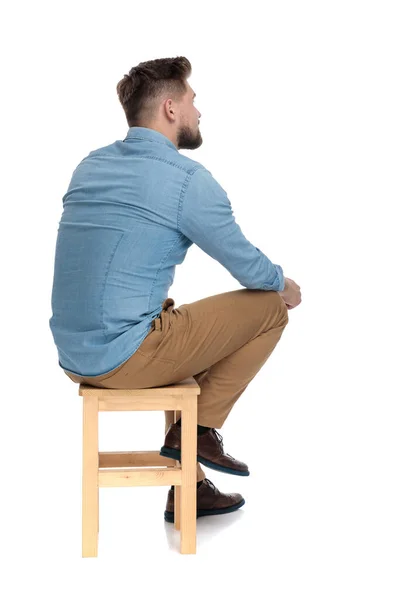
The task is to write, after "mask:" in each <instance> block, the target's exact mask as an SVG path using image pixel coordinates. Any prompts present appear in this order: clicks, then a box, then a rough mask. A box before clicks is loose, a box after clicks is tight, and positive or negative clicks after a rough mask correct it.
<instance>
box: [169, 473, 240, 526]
mask: <svg viewBox="0 0 400 600" xmlns="http://www.w3.org/2000/svg"><path fill="white" fill-rule="evenodd" d="M174 494H175V493H174V490H171V489H170V490H168V499H167V507H166V510H165V511H164V519H165V520H166V521H168V523H173V522H174V505H175V495H174ZM244 503H245V502H244V498H243V496H241V495H240V494H223V493H222V492H220V491H219V489H218V488H216V487H215V485H214V484H213V483H212V481H210V480H209V479H203V481H202V484H201V486H199V487H198V488H197V518H199V517H207V516H208V515H223V514H225V513H230V512H233V511H234V510H237V509H238V508H240V507H241V506H243V504H244Z"/></svg>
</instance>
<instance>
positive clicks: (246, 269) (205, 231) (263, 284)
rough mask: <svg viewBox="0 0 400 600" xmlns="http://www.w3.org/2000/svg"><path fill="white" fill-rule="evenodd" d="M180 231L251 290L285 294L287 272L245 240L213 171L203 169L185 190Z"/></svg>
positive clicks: (182, 200)
mask: <svg viewBox="0 0 400 600" xmlns="http://www.w3.org/2000/svg"><path fill="white" fill-rule="evenodd" d="M178 230H179V231H180V232H181V233H183V234H184V235H185V236H186V237H187V238H188V239H189V240H191V241H192V242H194V243H195V244H196V245H197V246H199V247H200V248H201V249H202V250H204V252H206V253H207V254H208V255H209V256H211V257H212V258H214V259H215V260H217V261H218V262H219V263H221V264H222V265H223V266H224V267H225V268H226V269H227V270H228V271H229V272H230V274H231V275H232V276H233V277H234V278H235V279H237V280H238V281H239V283H240V284H241V285H243V286H244V287H246V288H249V289H261V290H276V291H282V290H283V289H284V287H285V279H284V275H283V270H282V267H281V266H280V265H276V264H274V263H272V262H271V261H270V259H269V258H268V257H267V256H265V254H263V253H262V252H261V250H259V248H257V247H256V246H253V244H252V243H251V242H249V240H248V239H247V238H246V237H245V236H244V234H243V232H242V230H241V229H240V227H239V225H238V224H237V223H236V221H235V217H234V216H233V212H232V206H231V202H230V200H229V198H228V196H227V194H226V192H225V190H224V189H223V188H222V187H221V186H220V185H219V183H218V182H217V181H216V180H215V179H214V178H213V176H212V174H211V173H210V171H208V170H207V169H205V168H199V169H197V171H195V172H194V173H193V175H189V176H188V179H187V180H186V181H185V184H184V186H183V190H182V197H181V202H180V206H179V211H178Z"/></svg>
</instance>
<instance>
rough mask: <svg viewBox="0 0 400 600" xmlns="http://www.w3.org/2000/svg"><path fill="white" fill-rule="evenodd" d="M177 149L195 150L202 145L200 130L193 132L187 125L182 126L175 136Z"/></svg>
mask: <svg viewBox="0 0 400 600" xmlns="http://www.w3.org/2000/svg"><path fill="white" fill-rule="evenodd" d="M177 143H178V149H179V150H181V149H186V150H195V149H196V148H199V146H201V144H202V143H203V138H202V137H201V133H200V129H196V130H195V131H193V130H192V129H190V127H188V126H187V125H182V127H181V128H180V129H179V131H178V136H177Z"/></svg>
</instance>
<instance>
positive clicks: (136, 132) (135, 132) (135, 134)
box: [124, 127, 178, 151]
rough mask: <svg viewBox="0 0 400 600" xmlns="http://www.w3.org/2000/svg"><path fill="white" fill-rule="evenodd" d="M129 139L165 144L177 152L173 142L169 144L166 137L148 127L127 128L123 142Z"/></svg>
mask: <svg viewBox="0 0 400 600" xmlns="http://www.w3.org/2000/svg"><path fill="white" fill-rule="evenodd" d="M131 139H134V140H146V141H149V142H158V143H159V144H165V145H167V146H169V147H170V148H173V149H174V150H176V151H178V148H177V147H176V146H175V144H174V143H173V142H171V140H170V139H169V138H167V136H166V135H164V134H163V133H160V132H159V131H156V130H155V129H150V128H149V127H129V129H128V133H127V134H126V138H125V140H124V142H125V141H126V140H131Z"/></svg>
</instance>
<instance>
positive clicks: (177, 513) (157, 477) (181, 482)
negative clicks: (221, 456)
mask: <svg viewBox="0 0 400 600" xmlns="http://www.w3.org/2000/svg"><path fill="white" fill-rule="evenodd" d="M199 394H200V387H199V386H198V384H197V382H196V380H195V379H194V378H193V377H188V378H187V379H184V380H182V381H180V382H178V383H176V384H172V385H168V386H163V387H155V388H146V389H127V390H118V389H105V388H98V387H93V386H91V385H86V384H80V385H79V395H80V396H83V465H82V556H83V557H87V556H97V548H98V532H99V488H100V487H121V486H123V487H126V486H137V485H146V486H147V485H157V486H160V485H163V486H164V485H165V486H171V485H174V486H175V501H174V524H175V529H180V552H181V554H196V513H197V506H196V500H197V475H196V463H197V396H198V395H199ZM103 410H107V411H110V410H113V411H116V410H118V411H119V410H162V411H174V418H173V422H176V421H177V420H178V419H179V417H181V419H182V421H181V424H182V433H181V436H182V443H181V462H180V461H178V460H174V459H172V458H167V457H163V456H160V453H159V451H158V450H154V451H150V450H145V451H135V452H99V445H98V414H99V411H103ZM116 467H118V470H116V469H115V468H116ZM121 467H123V468H121ZM144 467H149V468H144ZM155 467H156V468H155Z"/></svg>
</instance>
